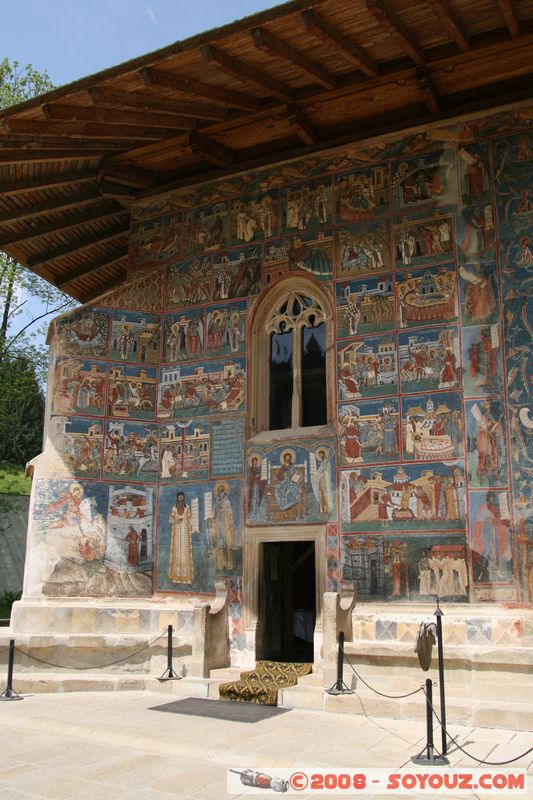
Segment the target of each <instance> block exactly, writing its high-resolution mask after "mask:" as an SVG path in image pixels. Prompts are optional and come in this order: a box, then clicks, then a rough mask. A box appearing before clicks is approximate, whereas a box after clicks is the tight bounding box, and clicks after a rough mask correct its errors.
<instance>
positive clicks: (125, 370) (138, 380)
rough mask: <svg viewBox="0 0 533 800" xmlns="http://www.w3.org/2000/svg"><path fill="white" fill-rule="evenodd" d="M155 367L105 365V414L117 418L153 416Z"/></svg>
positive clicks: (151, 417) (147, 417) (150, 418)
mask: <svg viewBox="0 0 533 800" xmlns="http://www.w3.org/2000/svg"><path fill="white" fill-rule="evenodd" d="M156 383H157V370H156V369H155V368H154V367H144V366H143V367H141V366H134V365H130V364H110V365H109V389H108V395H107V406H108V414H109V416H110V417H115V418H117V419H145V420H153V419H154V417H155V397H156Z"/></svg>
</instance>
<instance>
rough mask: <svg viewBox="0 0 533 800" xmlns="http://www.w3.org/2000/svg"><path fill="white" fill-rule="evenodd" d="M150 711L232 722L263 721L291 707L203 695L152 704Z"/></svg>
mask: <svg viewBox="0 0 533 800" xmlns="http://www.w3.org/2000/svg"><path fill="white" fill-rule="evenodd" d="M148 710H149V711H168V712H170V713H171V714H187V715H188V716H190V717H212V718H213V719H226V720H229V721H230V722H261V720H263V719H270V718H271V717H277V716H278V715H279V714H286V713H287V711H290V708H276V707H273V706H260V705H257V704H256V703H250V704H249V705H248V704H246V703H232V702H230V701H228V700H204V699H203V698H201V697H186V698H184V699H183V700H174V702H172V703H165V704H164V705H162V706H152V708H150V709H148Z"/></svg>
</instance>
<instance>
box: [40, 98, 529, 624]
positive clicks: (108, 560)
mask: <svg viewBox="0 0 533 800" xmlns="http://www.w3.org/2000/svg"><path fill="white" fill-rule="evenodd" d="M532 187H533V113H531V112H523V113H520V114H510V115H504V114H500V115H499V116H496V117H493V118H490V119H487V120H484V121H483V120H476V121H473V122H465V123H462V124H456V125H454V126H449V127H443V128H440V129H433V130H432V131H425V132H420V133H415V134H412V135H410V136H408V137H406V138H404V139H402V140H399V141H378V142H373V143H372V144H371V145H364V146H363V145H361V146H359V145H358V146H353V147H347V148H343V149H341V150H338V151H334V152H328V153H327V154H324V155H320V156H315V157H312V158H309V159H307V160H305V161H299V162H292V163H290V164H287V165H283V166H277V167H274V168H270V169H266V170H263V171H258V172H256V173H248V174H245V175H241V176H237V177H235V178H231V179H227V180H225V181H223V182H221V183H218V184H210V185H206V186H201V187H199V188H193V189H185V190H181V191H180V192H179V193H175V194H170V195H165V196H162V197H158V198H153V199H150V200H146V201H144V202H143V203H142V204H139V205H137V206H136V207H135V208H134V211H133V222H132V232H131V263H130V281H131V283H129V284H128V285H126V286H125V287H123V288H122V289H118V290H116V291H114V292H113V293H111V294H110V295H107V296H106V297H105V298H104V300H103V301H100V304H99V305H98V306H97V307H90V308H86V309H83V310H81V311H76V312H74V313H73V314H71V315H70V316H68V317H67V318H64V319H61V320H59V321H58V322H57V323H56V325H55V330H54V336H53V343H54V344H53V351H54V360H53V366H52V370H51V377H50V397H51V401H50V414H51V417H50V422H49V427H48V445H47V456H48V458H47V459H46V461H45V462H43V463H45V466H44V467H43V468H42V470H41V472H43V471H44V473H45V474H40V477H39V480H37V482H36V486H35V489H34V507H33V517H34V523H33V545H32V547H33V554H32V558H31V561H30V571H29V578H28V587H27V588H28V592H29V593H30V594H32V593H33V594H40V593H42V594H44V595H47V596H52V595H59V596H65V595H74V594H87V595H115V594H117V595H124V594H125V595H139V596H141V595H142V596H144V595H151V594H152V592H153V591H155V592H175V593H178V594H179V593H181V594H184V595H187V594H190V593H209V592H211V591H212V590H213V583H214V580H215V579H217V578H221V577H227V578H228V579H230V581H231V592H232V598H231V599H232V605H231V608H232V615H233V633H234V635H236V636H238V635H239V634H240V633H241V632H242V629H241V620H240V615H241V609H240V601H241V589H242V546H243V537H244V535H245V533H244V530H245V526H261V525H269V526H280V527H281V526H298V525H300V526H305V525H306V524H309V523H313V524H323V525H324V536H325V537H326V544H327V547H326V550H327V558H328V565H327V566H328V581H329V587H330V588H331V589H334V588H336V587H338V585H339V583H340V582H341V581H356V582H357V586H358V592H359V597H360V599H362V600H364V599H368V600H370V599H383V598H388V599H390V600H402V601H405V600H421V599H422V600H423V599H426V598H429V596H432V595H434V594H439V595H440V596H441V597H443V598H446V599H447V600H449V601H457V602H468V601H508V602H516V601H521V602H531V601H532V599H533V529H532V519H533V518H532V486H533V471H532V470H533V439H532V432H533V403H532V391H533V385H532V381H533V368H532V355H531V354H532V320H533V299H532V288H533V188H532ZM291 273H294V274H296V273H301V274H306V275H308V276H311V278H312V279H313V280H315V281H317V282H319V284H320V286H322V287H323V288H325V289H326V291H327V292H330V293H331V297H332V300H333V303H334V305H335V307H336V314H335V319H333V320H331V321H330V324H331V325H333V326H334V329H335V338H336V344H335V348H334V352H332V353H329V354H328V357H329V358H334V359H335V361H336V364H335V370H334V374H335V383H334V385H331V386H330V387H329V389H328V390H329V392H332V393H334V396H335V404H336V418H335V424H334V425H333V426H331V429H330V431H329V433H326V434H325V435H324V436H323V437H322V438H321V439H316V438H312V437H305V436H304V437H302V431H301V430H300V431H299V432H298V435H295V436H294V438H291V437H290V435H289V436H287V437H286V438H284V439H283V441H281V442H280V441H270V442H269V441H267V439H265V437H264V436H263V437H262V438H261V440H260V442H258V441H253V440H252V441H247V440H246V430H247V426H246V414H247V412H252V410H251V409H249V408H248V407H247V392H248V391H249V387H248V376H249V361H248V358H249V355H248V354H249V352H250V333H249V330H250V325H249V323H250V315H251V313H252V312H253V309H254V308H255V307H256V304H257V303H258V302H261V300H262V298H263V296H265V294H266V293H267V292H268V289H269V287H270V286H271V285H272V284H274V283H275V282H276V281H277V280H278V279H279V278H280V277H281V276H284V275H287V274H291ZM264 368H265V369H266V368H267V365H266V364H265V367H264ZM267 438H268V437H267Z"/></svg>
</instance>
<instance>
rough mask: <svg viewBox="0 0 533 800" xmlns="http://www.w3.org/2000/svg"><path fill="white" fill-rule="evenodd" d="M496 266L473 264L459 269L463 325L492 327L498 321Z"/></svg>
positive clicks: (490, 263)
mask: <svg viewBox="0 0 533 800" xmlns="http://www.w3.org/2000/svg"><path fill="white" fill-rule="evenodd" d="M497 283H498V275H497V270H496V264H495V263H494V262H488V263H473V264H468V265H467V266H461V267H459V297H460V304H461V322H462V324H463V325H481V324H483V325H490V324H492V323H494V322H497V321H498V318H499V308H498V299H499V292H498V289H497Z"/></svg>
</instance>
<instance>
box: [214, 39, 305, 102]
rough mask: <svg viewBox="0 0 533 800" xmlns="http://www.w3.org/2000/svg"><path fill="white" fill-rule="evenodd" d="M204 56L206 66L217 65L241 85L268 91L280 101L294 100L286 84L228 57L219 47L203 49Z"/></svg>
mask: <svg viewBox="0 0 533 800" xmlns="http://www.w3.org/2000/svg"><path fill="white" fill-rule="evenodd" d="M202 55H203V57H204V60H205V62H206V64H216V65H217V67H218V68H219V69H220V70H222V72H225V73H226V74H227V75H231V77H232V78H237V80H239V81H241V83H248V84H250V86H253V87H254V88H255V89H258V90H259V91H261V92H265V91H266V92H268V94H269V95H271V96H273V97H279V99H280V100H284V101H285V102H288V101H292V100H293V93H292V91H291V89H290V88H289V87H288V86H286V85H285V84H284V83H282V82H281V81H278V80H276V79H275V78H271V77H270V76H269V75H266V74H265V73H264V72H262V71H261V70H259V69H256V68H255V67H250V66H249V65H248V64H245V63H244V62H242V61H240V60H239V59H237V58H234V57H233V56H229V55H227V54H226V53H224V52H223V51H222V50H220V49H219V48H218V47H213V46H212V45H207V46H206V47H202Z"/></svg>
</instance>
